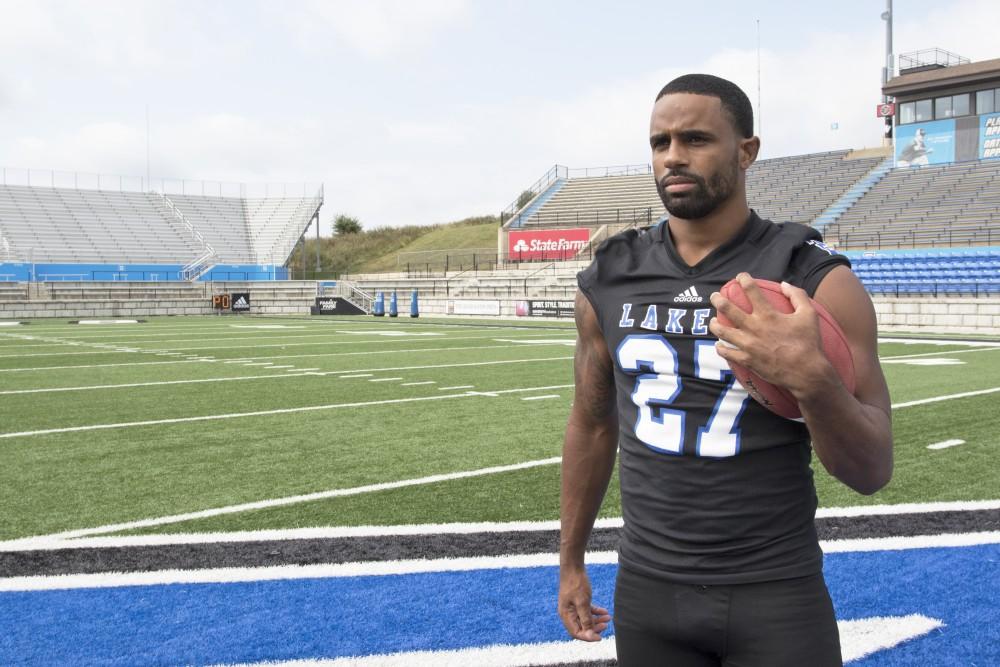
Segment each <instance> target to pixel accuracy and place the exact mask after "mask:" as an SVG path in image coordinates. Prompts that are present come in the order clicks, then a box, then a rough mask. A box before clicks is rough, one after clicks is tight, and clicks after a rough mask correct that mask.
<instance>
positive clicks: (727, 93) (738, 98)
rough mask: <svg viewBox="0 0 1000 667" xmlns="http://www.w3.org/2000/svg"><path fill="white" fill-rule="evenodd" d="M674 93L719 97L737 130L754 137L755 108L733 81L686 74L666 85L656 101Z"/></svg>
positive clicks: (745, 136) (705, 75)
mask: <svg viewBox="0 0 1000 667" xmlns="http://www.w3.org/2000/svg"><path fill="white" fill-rule="evenodd" d="M672 93H693V94H694V95H711V96H712V97H718V98H719V101H720V102H721V103H722V108H723V109H724V110H725V111H726V113H728V114H729V117H730V120H732V121H733V126H734V127H735V128H736V130H737V131H738V132H739V133H740V134H741V135H742V136H743V137H744V138H750V137H752V136H753V106H752V105H751V104H750V98H748V97H747V95H746V93H744V92H743V91H742V90H740V87H739V86H737V85H736V84H735V83H733V82H732V81H727V80H726V79H723V78H721V77H717V76H712V75H711V74H685V75H683V76H679V77H677V78H676V79H674V80H673V81H671V82H670V83H668V84H667V85H665V86H664V87H663V89H662V90H661V91H660V94H659V95H657V96H656V100H657V101H659V99H660V98H661V97H663V96H664V95H670V94H672Z"/></svg>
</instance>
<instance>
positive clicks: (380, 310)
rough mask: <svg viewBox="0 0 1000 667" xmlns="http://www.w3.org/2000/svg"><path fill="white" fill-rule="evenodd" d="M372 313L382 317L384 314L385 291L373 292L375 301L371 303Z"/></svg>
mask: <svg viewBox="0 0 1000 667" xmlns="http://www.w3.org/2000/svg"><path fill="white" fill-rule="evenodd" d="M372 315H374V316H375V317H382V316H383V315H385V293H383V292H376V293H375V303H373V304H372Z"/></svg>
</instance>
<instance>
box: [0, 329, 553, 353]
mask: <svg viewBox="0 0 1000 667" xmlns="http://www.w3.org/2000/svg"><path fill="white" fill-rule="evenodd" d="M446 340H447V341H453V340H496V334H487V335H483V336H453V337H451V338H447V339H440V338H435V339H433V340H432V341H428V342H435V343H436V342H445V341H446ZM413 342H414V341H413V340H412V338H410V337H408V336H398V337H397V336H393V337H381V338H379V339H377V340H355V339H349V340H347V341H335V342H330V343H323V342H315V341H313V342H309V343H263V344H254V345H203V346H200V347H172V348H166V349H157V348H149V349H137V350H133V351H134V352H142V353H146V354H157V353H161V352H162V353H167V352H171V353H178V354H179V353H181V352H191V351H197V350H255V349H258V348H265V347H280V348H282V349H284V348H286V347H302V346H307V345H313V346H318V345H329V346H332V345H386V344H389V343H413ZM536 344H537V345H543V344H545V345H548V344H551V343H536ZM560 344H562V343H560ZM66 345H76V346H79V345H84V343H73V342H67V343H66ZM94 345H95V346H97V345H99V344H96V343H95V344H94ZM515 347H524V345H516V346H515ZM442 349H448V350H453V349H457V348H442ZM114 351H116V350H106V351H103V350H102V351H97V350H95V351H93V352H39V353H34V354H9V355H8V354H0V359H2V358H8V357H57V356H58V357H62V356H70V355H79V354H110V353H112V352H114ZM387 351H391V350H387ZM354 354H371V352H355V353H354ZM317 356H319V355H317ZM270 358H273V357H270Z"/></svg>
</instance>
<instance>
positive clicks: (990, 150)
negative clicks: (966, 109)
mask: <svg viewBox="0 0 1000 667" xmlns="http://www.w3.org/2000/svg"><path fill="white" fill-rule="evenodd" d="M979 157H980V158H983V159H988V158H994V159H995V158H1000V113H990V114H984V115H982V116H980V117H979Z"/></svg>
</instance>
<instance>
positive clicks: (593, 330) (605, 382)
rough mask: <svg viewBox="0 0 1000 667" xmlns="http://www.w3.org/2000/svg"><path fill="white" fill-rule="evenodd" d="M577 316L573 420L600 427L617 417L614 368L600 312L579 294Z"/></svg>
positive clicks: (578, 292) (577, 296)
mask: <svg viewBox="0 0 1000 667" xmlns="http://www.w3.org/2000/svg"><path fill="white" fill-rule="evenodd" d="M575 316H576V330H577V341H576V353H575V354H574V357H573V376H574V380H575V383H576V397H575V398H574V399H573V417H574V418H575V419H581V420H584V421H586V422H589V423H591V424H597V423H600V422H604V421H607V420H610V419H614V418H615V385H614V369H613V367H612V362H611V355H610V354H609V353H608V346H607V344H606V343H605V340H604V334H603V333H602V332H601V327H600V324H599V323H598V321H597V313H596V312H594V307H593V306H592V305H591V303H590V300H589V299H587V297H586V296H584V294H583V292H580V291H577V293H576V304H575Z"/></svg>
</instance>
